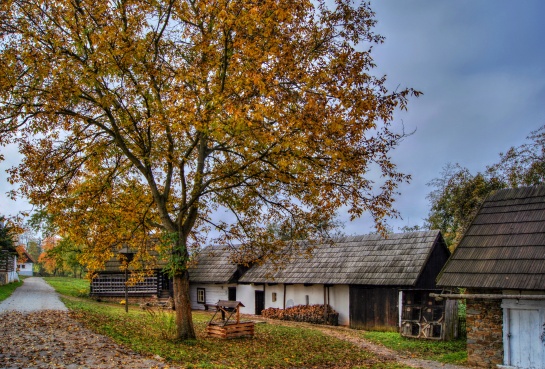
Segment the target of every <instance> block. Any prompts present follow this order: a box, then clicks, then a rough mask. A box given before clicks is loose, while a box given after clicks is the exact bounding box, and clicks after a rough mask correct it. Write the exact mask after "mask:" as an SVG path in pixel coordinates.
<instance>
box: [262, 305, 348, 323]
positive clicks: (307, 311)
mask: <svg viewBox="0 0 545 369" xmlns="http://www.w3.org/2000/svg"><path fill="white" fill-rule="evenodd" d="M261 314H262V315H263V317H265V318H270V319H279V320H291V321H295V322H305V323H313V324H329V325H337V324H338V320H339V313H337V312H336V311H335V310H333V309H332V308H331V306H329V305H296V306H293V307H289V308H287V309H277V308H268V309H265V310H263V311H262V312H261Z"/></svg>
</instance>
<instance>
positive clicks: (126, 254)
mask: <svg viewBox="0 0 545 369" xmlns="http://www.w3.org/2000/svg"><path fill="white" fill-rule="evenodd" d="M119 255H122V256H123V258H121V260H120V261H122V262H123V263H124V264H125V312H126V313H128V312H129V263H130V262H131V261H132V258H133V257H134V252H132V251H131V250H130V249H129V248H128V247H127V246H125V247H124V248H122V249H121V250H119Z"/></svg>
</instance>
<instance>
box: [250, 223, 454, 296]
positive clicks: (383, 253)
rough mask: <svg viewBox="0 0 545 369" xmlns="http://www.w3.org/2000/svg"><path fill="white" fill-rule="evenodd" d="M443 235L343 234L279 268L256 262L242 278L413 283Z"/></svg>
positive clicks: (284, 280) (326, 282)
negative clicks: (343, 235)
mask: <svg viewBox="0 0 545 369" xmlns="http://www.w3.org/2000/svg"><path fill="white" fill-rule="evenodd" d="M439 237H441V236H440V233H439V231H426V232H410V233H401V234H390V235H388V238H387V239H384V238H383V237H382V236H380V235H365V236H353V237H343V238H339V239H336V240H335V242H334V243H333V244H332V245H331V244H323V245H318V246H317V247H316V248H315V249H314V251H313V256H312V257H308V256H307V257H305V256H297V257H295V258H294V259H293V260H292V261H290V262H288V263H287V264H286V265H285V266H284V267H283V268H282V269H279V270H275V268H274V266H273V265H271V264H270V263H265V264H263V265H258V266H254V267H252V268H251V269H250V270H248V271H247V272H246V273H245V274H244V275H243V276H242V277H241V278H240V280H239V281H240V282H252V283H264V282H275V283H316V284H359V285H375V286H376V285H380V286H392V285H395V286H413V285H415V284H416V282H417V280H418V277H419V276H420V274H421V273H422V270H423V268H424V266H425V265H426V262H427V260H428V258H429V256H430V254H431V252H432V250H433V247H434V245H435V244H436V243H437V241H438V239H439ZM441 245H442V246H443V247H444V245H443V244H442V243H441Z"/></svg>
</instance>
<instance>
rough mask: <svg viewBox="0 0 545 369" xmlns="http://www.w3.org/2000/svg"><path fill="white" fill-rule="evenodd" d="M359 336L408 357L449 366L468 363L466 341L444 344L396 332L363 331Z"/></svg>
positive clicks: (460, 340)
mask: <svg viewBox="0 0 545 369" xmlns="http://www.w3.org/2000/svg"><path fill="white" fill-rule="evenodd" d="M359 334H360V336H361V337H363V338H365V339H367V340H369V341H371V342H374V343H378V344H381V345H384V346H385V347H388V348H389V349H392V350H395V351H397V352H400V353H403V354H406V355H408V356H413V357H418V358H421V359H426V360H434V361H439V362H441V363H449V364H462V365H463V364H465V363H466V361H467V351H466V341H465V339H459V340H455V341H448V342H444V341H434V340H418V339H414V338H406V337H402V336H401V335H400V334H399V333H395V332H369V331H361V332H359Z"/></svg>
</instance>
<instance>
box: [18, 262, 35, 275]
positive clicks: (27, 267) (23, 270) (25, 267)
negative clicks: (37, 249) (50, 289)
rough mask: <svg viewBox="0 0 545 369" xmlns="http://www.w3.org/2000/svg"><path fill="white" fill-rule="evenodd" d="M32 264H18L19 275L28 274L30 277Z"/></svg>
mask: <svg viewBox="0 0 545 369" xmlns="http://www.w3.org/2000/svg"><path fill="white" fill-rule="evenodd" d="M33 266H34V264H33V263H23V264H20V267H19V275H24V276H30V277H32V276H33V275H34V273H33V271H32V268H33Z"/></svg>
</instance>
